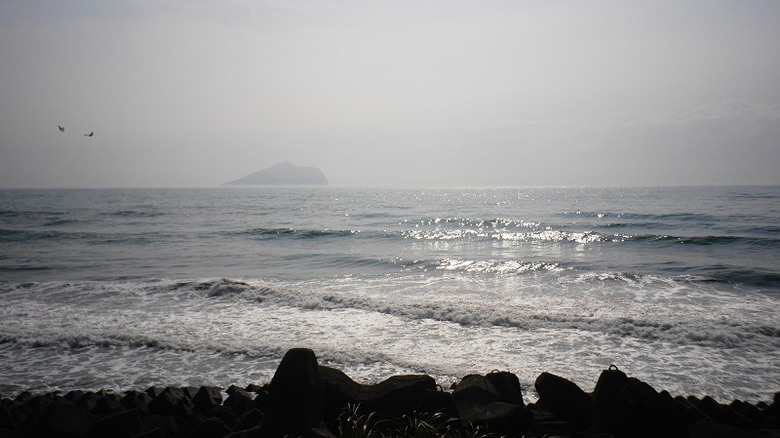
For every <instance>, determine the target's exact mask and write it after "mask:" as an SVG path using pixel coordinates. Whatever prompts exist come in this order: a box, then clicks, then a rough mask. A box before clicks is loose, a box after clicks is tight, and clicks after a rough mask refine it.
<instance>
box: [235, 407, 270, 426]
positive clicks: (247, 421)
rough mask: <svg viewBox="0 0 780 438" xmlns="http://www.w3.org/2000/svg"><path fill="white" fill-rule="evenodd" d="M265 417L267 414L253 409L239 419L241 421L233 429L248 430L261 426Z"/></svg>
mask: <svg viewBox="0 0 780 438" xmlns="http://www.w3.org/2000/svg"><path fill="white" fill-rule="evenodd" d="M264 416H265V414H263V412H261V411H260V410H258V409H251V410H249V411H246V412H244V413H243V414H241V416H240V417H239V421H238V423H237V424H236V425H235V426H234V427H233V430H235V431H240V430H247V429H251V428H253V427H257V426H260V425H261V423H262V421H263V417H264Z"/></svg>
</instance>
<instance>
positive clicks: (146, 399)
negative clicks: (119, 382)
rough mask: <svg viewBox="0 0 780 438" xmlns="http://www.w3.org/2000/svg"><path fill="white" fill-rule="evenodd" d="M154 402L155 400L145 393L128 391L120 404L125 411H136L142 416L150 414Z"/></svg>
mask: <svg viewBox="0 0 780 438" xmlns="http://www.w3.org/2000/svg"><path fill="white" fill-rule="evenodd" d="M152 400H154V399H153V398H152V397H151V396H149V394H147V393H145V392H137V391H128V392H127V393H125V396H124V397H122V399H121V400H120V401H119V403H120V404H121V405H122V407H124V408H125V409H135V410H137V411H138V412H139V413H140V414H142V415H146V414H148V413H149V403H151V402H152Z"/></svg>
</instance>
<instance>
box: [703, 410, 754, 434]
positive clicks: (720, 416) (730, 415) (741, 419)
mask: <svg viewBox="0 0 780 438" xmlns="http://www.w3.org/2000/svg"><path fill="white" fill-rule="evenodd" d="M712 419H713V420H714V421H716V422H718V423H721V424H728V425H729V426H734V427H738V428H740V429H744V430H755V429H758V424H757V423H756V422H755V421H753V420H751V419H750V418H748V417H746V416H744V415H742V414H741V413H739V412H738V411H736V410H735V409H733V408H732V407H731V406H723V405H721V407H720V409H718V411H717V412H715V414H714V415H713V416H712Z"/></svg>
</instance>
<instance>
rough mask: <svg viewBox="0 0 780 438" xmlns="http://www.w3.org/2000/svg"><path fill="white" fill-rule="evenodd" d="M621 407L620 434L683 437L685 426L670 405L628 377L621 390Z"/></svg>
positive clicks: (639, 381) (640, 383) (654, 391)
mask: <svg viewBox="0 0 780 438" xmlns="http://www.w3.org/2000/svg"><path fill="white" fill-rule="evenodd" d="M621 398H622V400H623V405H622V406H621V408H620V409H619V410H618V411H617V412H618V415H620V416H621V422H622V425H623V427H622V428H621V430H620V432H621V433H628V434H629V436H636V437H648V438H649V437H658V436H663V437H684V436H686V428H687V424H686V423H685V422H684V421H683V419H682V418H680V417H678V416H677V414H676V412H675V410H674V409H673V406H672V402H673V401H674V399H672V398H671V397H670V398H669V400H671V402H668V403H665V402H664V398H663V397H662V396H661V394H659V393H658V392H656V390H655V389H653V387H652V386H650V385H648V384H647V383H645V382H643V381H641V380H639V379H635V378H629V379H628V382H627V383H626V385H625V387H624V388H623V391H622V394H621Z"/></svg>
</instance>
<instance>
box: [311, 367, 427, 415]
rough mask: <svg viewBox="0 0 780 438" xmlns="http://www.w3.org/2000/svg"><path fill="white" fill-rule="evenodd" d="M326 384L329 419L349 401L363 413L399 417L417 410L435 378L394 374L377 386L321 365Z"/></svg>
mask: <svg viewBox="0 0 780 438" xmlns="http://www.w3.org/2000/svg"><path fill="white" fill-rule="evenodd" d="M320 374H321V376H322V380H323V382H324V385H325V393H326V404H325V418H326V419H327V420H328V421H329V422H333V421H335V419H336V417H337V416H338V415H339V414H340V413H341V412H342V410H343V409H344V408H345V407H346V406H347V405H348V404H353V405H356V404H360V407H361V411H362V412H376V413H377V414H378V415H380V416H381V417H400V416H403V415H407V414H412V413H414V412H415V411H416V410H417V408H418V407H419V405H420V401H421V400H422V397H423V393H425V391H435V390H436V381H435V380H433V378H432V377H430V376H426V375H400V376H392V377H390V378H388V379H386V380H384V381H382V382H379V383H377V384H375V385H363V384H360V383H357V382H355V381H354V380H352V379H351V378H350V377H349V376H347V375H346V374H344V373H343V372H341V371H340V370H337V369H335V368H330V367H325V366H321V367H320Z"/></svg>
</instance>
